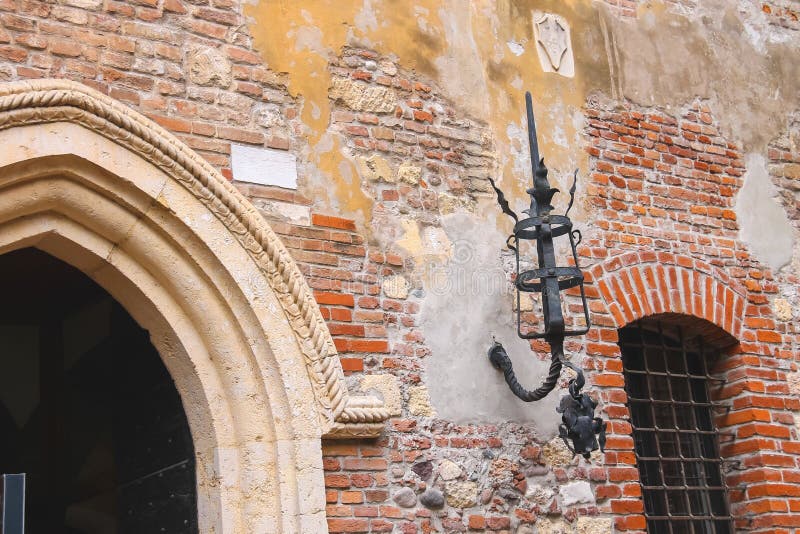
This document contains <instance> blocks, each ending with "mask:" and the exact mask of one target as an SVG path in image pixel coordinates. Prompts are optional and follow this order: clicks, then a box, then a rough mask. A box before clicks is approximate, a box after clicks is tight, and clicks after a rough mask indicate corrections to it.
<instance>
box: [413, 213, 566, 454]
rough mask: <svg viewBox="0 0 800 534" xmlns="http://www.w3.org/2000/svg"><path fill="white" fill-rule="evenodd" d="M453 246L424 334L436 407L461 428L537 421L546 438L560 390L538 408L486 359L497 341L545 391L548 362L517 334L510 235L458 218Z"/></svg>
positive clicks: (429, 304)
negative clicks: (506, 258) (508, 262)
mask: <svg viewBox="0 0 800 534" xmlns="http://www.w3.org/2000/svg"><path fill="white" fill-rule="evenodd" d="M443 226H444V229H445V231H446V233H447V235H448V237H449V239H450V240H451V242H452V243H453V244H454V254H453V258H452V259H451V261H450V263H449V264H448V266H447V268H446V269H445V270H444V271H443V272H442V273H441V274H442V276H439V277H436V278H435V279H434V281H433V282H431V281H428V282H426V288H425V290H426V298H425V300H424V302H423V305H422V310H421V328H422V331H423V333H424V335H425V339H426V340H427V342H428V345H429V346H430V349H431V355H430V356H429V357H428V358H427V359H426V370H427V380H426V383H427V384H428V389H429V392H430V398H431V404H432V405H433V407H434V409H435V410H436V412H437V413H438V415H439V416H440V417H442V418H444V419H448V420H452V421H455V422H457V423H477V422H481V423H494V422H497V423H499V422H505V421H509V420H510V421H518V422H535V423H536V429H537V431H538V432H539V433H540V435H542V436H543V437H545V438H547V437H548V436H552V435H554V434H555V432H556V428H557V427H558V423H559V422H560V420H561V418H560V416H559V415H558V414H557V413H556V411H555V408H556V405H557V404H558V399H559V397H560V391H559V390H556V391H554V392H553V393H551V394H550V395H549V396H548V397H547V398H545V399H544V400H541V401H539V402H533V403H525V402H522V401H521V400H519V399H518V398H517V397H515V396H514V395H513V394H512V393H511V391H510V390H509V389H508V386H507V385H506V383H505V380H504V379H503V374H502V373H500V372H499V371H496V370H495V369H494V368H493V367H492V366H491V364H490V363H489V359H488V357H487V351H488V349H489V347H490V346H491V343H492V335H494V336H495V337H496V338H497V340H498V341H500V342H501V343H503V345H504V346H505V348H506V350H507V351H508V353H509V355H510V356H511V359H512V360H513V361H514V370H515V371H516V373H517V377H518V379H519V380H520V382H521V383H522V384H523V385H524V386H525V387H527V388H528V389H533V388H535V387H538V386H539V384H540V383H541V381H542V379H543V378H544V376H545V375H546V374H547V368H548V364H549V362H547V361H540V360H539V359H538V358H537V357H536V356H535V354H534V353H533V352H532V351H531V350H530V347H529V345H528V342H526V341H524V340H521V339H519V338H518V337H517V335H516V329H515V322H514V321H515V316H514V315H513V314H512V295H513V292H512V291H511V287H510V284H509V282H508V280H507V278H506V276H505V274H504V272H503V269H502V265H501V257H500V251H501V249H502V248H503V246H504V243H505V240H506V236H505V235H503V234H501V233H500V232H499V231H498V230H496V229H495V228H496V225H495V224H494V223H492V224H488V223H487V222H486V221H482V220H479V219H478V218H477V217H476V216H469V215H466V214H453V215H450V216H447V217H445V218H444V220H443Z"/></svg>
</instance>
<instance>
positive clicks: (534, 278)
mask: <svg viewBox="0 0 800 534" xmlns="http://www.w3.org/2000/svg"><path fill="white" fill-rule="evenodd" d="M525 103H526V105H527V112H528V140H529V143H530V150H531V167H532V170H533V187H531V188H530V189H528V190H527V191H526V192H527V193H528V195H530V197H531V204H530V208H528V209H527V210H525V211H524V212H525V213H527V215H528V217H527V218H525V219H522V220H520V219H519V217H518V216H517V214H516V213H514V211H513V210H511V208H510V207H509V206H508V202H507V201H506V199H505V196H504V195H503V193H502V191H500V190H499V189H498V188H497V186H495V184H494V182H493V181H492V187H494V190H495V191H496V192H497V202H498V204H499V205H500V208H501V209H502V210H503V213H505V214H507V215H509V216H510V217H512V218H513V219H514V233H513V234H512V235H511V236H509V238H508V240H507V241H506V245H507V246H508V248H509V249H511V250H512V251H514V255H515V257H516V278H515V280H514V286H515V288H516V299H517V312H516V313H517V335H519V337H520V338H522V339H535V338H543V339H544V340H545V341H546V342H547V343H549V344H550V352H551V354H552V361H551V363H550V371H549V373H548V376H547V378H546V379H545V381H544V383H542V385H541V386H539V387H538V388H537V389H535V390H533V391H529V390H527V389H525V388H524V387H522V385H520V383H519V382H518V381H517V378H516V375H515V374H514V369H513V365H512V363H511V359H510V358H509V357H508V354H507V353H506V351H505V349H504V348H503V345H501V344H500V343H498V342H496V341H495V342H494V344H493V345H492V347H491V348H490V349H489V360H490V361H491V363H492V365H493V366H494V367H495V368H496V369H499V370H501V371H503V374H504V375H505V379H506V383H508V385H509V387H510V388H511V391H512V392H513V393H514V395H516V396H517V397H519V398H520V399H522V400H523V401H525V402H532V401H538V400H541V399H543V398H544V397H546V396H547V394H548V393H550V392H551V391H552V390H553V389H554V388H555V386H556V383H557V382H558V378H559V376H560V374H561V369H562V367H563V366H566V367H569V368H570V369H572V370H574V371H575V372H576V373H577V377H576V378H574V379H572V380H570V383H569V395H568V396H565V397H564V398H562V399H561V405H560V406H559V408H558V412H559V413H561V414H562V424H561V425H560V426H559V435H560V436H561V438H562V439H563V440H564V443H565V444H566V445H567V447H568V448H569V449H570V450H571V451H572V453H573V454H581V455H583V456H584V457H585V458H587V459H588V458H589V456H590V454H591V452H592V451H594V450H596V449H597V448H598V441H599V447H600V449H601V450H603V449H604V447H605V430H606V424H605V423H604V422H603V421H602V419H600V418H599V417H595V416H594V410H595V408H596V407H597V403H596V402H594V401H593V400H592V399H591V398H590V397H589V396H588V395H586V394H585V393H581V392H580V390H581V388H582V387H583V386H584V384H585V379H584V376H583V371H582V370H581V369H580V368H579V367H577V366H575V365H574V364H572V363H571V362H569V361H566V360H564V338H565V337H567V336H577V335H583V334H585V333H586V332H588V331H589V327H590V326H591V323H590V320H589V305H588V303H587V302H586V293H585V291H584V280H583V273H582V272H581V270H580V267H578V252H577V246H578V244H579V243H580V241H581V233H580V231H579V230H576V229H573V227H572V221H571V220H570V219H569V217H568V216H567V215H568V213H569V210H570V208H572V202H573V201H574V199H575V186H576V183H577V171H575V176H574V178H573V183H572V187H571V188H570V201H569V205H568V206H567V210H566V212H565V213H564V215H555V214H553V213H551V212H552V211H553V206H552V204H551V201H552V199H553V195H555V194H556V193H557V192H558V189H555V188H553V187H550V183H549V182H548V180H547V167H545V165H544V158H542V159H539V145H538V141H537V139H536V123H535V121H534V118H533V103H532V101H531V94H530V93H525ZM565 236H566V238H568V239H569V244H570V248H571V249H572V258H573V261H574V266H559V265H558V264H557V262H556V256H555V245H554V239H556V238H562V239H563V238H564V237H565ZM525 242H529V243H531V244H535V247H536V255H537V260H538V264H539V268H538V269H530V270H525V271H520V264H521V261H520V253H521V250H522V245H523V244H524V243H525ZM573 287H578V288H580V295H581V302H582V304H583V318H584V325H585V326H581V327H571V328H568V327H567V325H566V322H565V320H564V314H563V312H562V308H561V305H562V297H561V291H563V290H567V289H569V288H573ZM522 293H539V294H540V296H541V303H542V315H543V322H544V330H543V331H541V332H523V330H522V306H521V295H522ZM570 441H571V442H572V443H571V444H570Z"/></svg>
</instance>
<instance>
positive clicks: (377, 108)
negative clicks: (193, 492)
mask: <svg viewBox="0 0 800 534" xmlns="http://www.w3.org/2000/svg"><path fill="white" fill-rule="evenodd" d="M795 4H796V2H792V1H791V0H771V1H765V2H745V1H724V0H707V1H703V2H698V1H694V0H672V1H667V2H657V1H645V0H604V1H602V2H601V1H590V0H499V1H490V0H475V1H468V0H415V1H413V2H412V1H403V2H398V1H391V0H312V1H304V2H296V1H289V0H253V1H249V2H246V3H245V2H239V1H236V0H207V1H206V0H193V1H184V0H152V1H151V0H142V1H140V2H136V3H127V2H110V1H109V2H99V1H94V0H65V1H64V2H59V3H57V4H54V3H49V2H37V1H33V0H26V1H25V2H14V1H11V0H5V1H3V0H0V23H1V24H2V31H0V77H2V78H3V79H4V80H6V79H29V78H37V77H45V76H52V77H67V78H72V79H77V80H80V81H81V82H83V83H85V84H89V85H92V86H93V87H96V88H97V89H99V90H101V91H103V92H105V93H107V94H109V95H110V96H112V97H113V98H115V99H117V100H120V101H122V102H124V103H125V104H126V105H128V106H130V107H132V108H134V109H137V110H139V111H141V112H142V113H144V114H146V115H148V116H149V117H151V118H153V119H154V120H156V121H157V122H159V123H160V124H162V125H163V126H164V127H166V128H168V129H170V130H171V131H172V132H173V133H175V134H176V135H178V137H179V138H180V139H181V140H182V141H184V142H186V143H187V144H189V146H191V147H192V148H193V149H194V150H196V151H197V152H198V153H199V154H200V155H202V156H203V157H204V158H206V159H207V160H208V161H209V162H211V163H212V164H213V165H215V166H217V167H218V168H220V169H221V170H222V171H223V172H224V173H225V174H226V175H227V176H228V177H231V178H233V179H234V180H236V179H237V172H236V168H233V169H232V166H231V157H230V156H231V144H232V143H233V144H237V145H240V146H242V145H246V146H248V147H249V148H250V149H251V150H252V151H256V152H250V153H253V154H255V153H257V151H258V150H261V149H263V148H265V147H269V148H272V149H276V150H281V151H286V152H287V156H288V157H287V158H286V160H287V161H288V160H291V159H292V158H291V156H294V157H296V160H297V186H298V187H297V189H291V188H280V187H273V186H269V185H266V186H265V185H263V184H261V185H259V184H257V183H256V184H253V183H241V182H237V185H238V186H239V187H240V189H241V190H242V191H243V192H245V193H246V194H247V195H248V196H249V197H250V198H251V199H252V200H253V202H254V204H255V205H256V206H257V208H258V209H259V210H260V211H261V213H262V214H263V215H264V216H265V217H266V218H267V219H268V220H269V221H270V224H271V225H272V227H273V228H274V229H275V231H276V232H278V233H279V234H280V235H281V238H282V240H283V241H284V243H286V245H287V247H289V249H290V250H291V252H292V254H293V255H294V257H295V259H296V260H297V261H298V262H299V263H300V267H301V269H302V271H303V274H304V275H305V276H306V278H307V280H308V281H309V284H310V285H311V286H312V288H313V289H314V290H315V296H316V298H317V301H318V302H319V303H320V305H321V308H322V313H323V315H324V317H325V319H326V320H327V321H328V325H329V328H330V330H331V333H332V334H333V336H334V338H335V342H336V346H337V349H338V350H339V352H340V356H341V362H342V366H343V368H344V370H345V373H346V374H347V375H348V376H347V380H348V381H349V383H350V384H351V385H352V386H353V387H356V388H360V389H362V390H363V391H365V392H371V393H375V394H377V395H379V396H381V397H382V398H383V399H384V400H385V401H386V403H387V405H389V406H390V409H391V411H392V414H393V416H394V418H393V419H392V421H391V423H390V425H389V426H388V427H387V431H386V433H385V434H384V435H383V436H382V437H381V438H379V439H378V440H374V441H363V440H362V441H345V442H327V443H325V445H324V454H325V459H324V468H325V470H326V486H327V489H328V493H327V499H328V508H327V515H328V519H329V521H328V524H329V526H330V528H331V530H332V531H335V532H345V531H360V532H367V531H374V532H379V531H392V530H396V531H399V532H403V533H411V532H420V531H421V532H431V531H442V532H458V531H464V530H466V529H471V530H473V531H476V530H491V531H516V532H518V533H526V532H534V531H538V532H573V531H574V532H584V533H588V532H608V531H610V529H611V528H616V529H617V530H633V531H636V530H640V529H642V528H643V522H642V518H641V508H642V505H641V500H640V498H639V492H640V489H639V484H638V475H637V473H636V470H635V469H634V468H633V453H632V440H631V438H630V436H629V434H630V425H629V423H628V419H627V417H628V416H627V408H626V407H625V395H624V391H623V390H622V389H621V386H622V377H621V374H620V364H619V356H618V349H617V348H616V345H615V341H616V337H615V335H616V334H615V328H616V326H618V325H619V324H623V323H624V322H625V320H626V319H628V318H629V317H628V316H627V315H625V312H626V310H623V309H622V303H625V304H626V305H629V306H631V307H635V306H634V304H638V305H644V301H642V302H640V301H639V300H638V299H637V298H635V297H634V296H632V295H635V294H639V288H638V286H633V285H630V284H634V283H635V282H636V281H635V280H631V279H628V278H626V277H627V276H629V275H628V274H627V273H628V271H624V273H623V275H619V280H617V278H615V276H616V274H614V273H618V272H620V271H621V269H622V267H623V261H625V262H628V261H630V262H640V263H642V264H643V265H644V266H643V267H642V268H641V274H642V277H643V278H645V279H646V278H647V276H648V275H653V277H654V279H655V277H656V276H655V275H656V274H657V273H658V272H659V271H658V268H659V265H661V266H662V267H663V266H665V265H666V266H668V268H669V269H674V270H672V271H670V272H672V273H673V275H674V276H676V277H677V274H674V273H678V272H681V271H679V269H678V268H679V267H680V268H686V265H687V262H688V264H690V265H691V266H692V269H694V271H693V272H696V273H702V275H703V276H706V275H707V274H708V273H712V272H713V273H714V275H715V276H717V277H721V278H722V279H724V281H725V283H729V284H730V285H731V287H734V288H736V289H737V291H739V290H741V291H743V292H744V293H743V294H744V295H745V296H743V297H741V300H737V302H739V303H741V302H745V304H739V305H737V306H741V308H742V309H739V308H737V307H735V306H734V307H732V308H730V313H731V314H733V313H736V314H738V315H737V317H736V321H738V323H739V328H740V330H741V332H742V334H741V335H742V338H741V341H742V346H741V352H740V353H736V354H733V355H731V356H730V360H729V363H728V364H727V365H728V366H729V367H728V369H727V371H728V372H729V374H730V376H729V382H730V384H729V387H728V388H727V389H726V390H725V391H724V392H723V394H721V395H723V396H722V397H721V398H723V399H732V400H731V402H732V403H734V405H735V408H736V410H740V411H739V412H736V411H734V412H733V414H732V416H731V417H730V418H727V419H723V420H721V421H720V424H721V425H725V426H726V427H727V428H729V429H730V432H731V433H737V443H738V442H741V443H742V445H741V449H740V448H738V447H739V445H738V444H737V443H734V444H730V443H728V444H726V448H725V451H726V454H727V455H729V456H730V457H731V458H732V459H733V460H735V461H737V462H740V464H741V465H745V464H746V465H745V469H748V470H747V471H742V472H738V471H736V472H732V473H731V475H730V484H731V487H732V489H733V494H732V499H733V501H734V505H735V511H736V513H737V514H739V516H740V517H741V518H742V519H741V522H740V524H739V525H738V528H740V529H742V530H746V529H759V528H762V527H763V528H762V529H766V528H769V527H770V526H772V525H781V524H784V523H781V521H784V520H783V519H781V518H780V517H778V518H777V519H775V518H773V517H772V515H771V514H768V513H765V510H769V511H772V512H775V513H776V515H780V513H781V512H783V511H787V512H788V510H789V506H795V508H793V509H797V508H796V506H800V504H798V503H794V504H791V500H790V497H791V494H787V495H779V496H778V497H777V498H775V499H772V498H768V497H764V496H763V495H759V494H758V493H757V492H758V491H761V490H760V489H759V485H758V484H752V482H753V480H756V481H758V476H759V473H760V472H762V471H763V472H767V471H769V472H770V473H773V472H780V473H784V472H785V473H786V480H791V476H792V473H791V472H792V469H793V468H794V467H797V466H798V464H797V461H796V458H795V457H794V456H793V455H794V454H795V452H796V451H794V449H792V440H795V441H796V439H797V437H798V434H797V430H796V429H794V426H793V421H794V419H793V417H794V415H793V413H794V412H793V411H794V410H796V409H797V407H798V406H800V405H799V404H798V402H797V399H796V398H795V397H793V396H792V395H791V394H790V392H789V389H788V387H787V386H786V380H785V378H786V372H787V371H789V370H792V368H793V366H796V364H795V363H794V361H795V360H796V359H797V356H796V354H797V352H798V347H800V338H799V337H798V321H797V318H798V316H799V315H798V309H800V300H798V299H800V295H798V292H797V286H798V283H800V278H799V274H798V273H800V245H798V243H800V239H798V232H800V226H798V225H800V223H799V222H798V221H800V215H799V214H800V211H798V210H800V207H799V206H800V204H798V198H799V197H798V191H799V190H800V186H798V183H800V181H799V179H798V176H800V173H798V165H800V144H798V139H800V136H798V122H797V116H798V115H797V114H798V109H800V91H798V90H797V80H798V79H800V72H798V69H800V63H799V62H798V61H797V60H796V58H797V56H798V48H800V37H798V35H800V34H799V33H798V30H800V26H799V25H798V22H797V8H796V5H795ZM535 12H543V13H552V14H556V15H559V16H560V17H561V18H562V20H564V21H565V23H566V24H567V25H568V26H569V35H570V38H571V47H572V50H571V54H572V64H571V69H570V76H561V75H559V74H557V73H554V72H545V71H546V70H548V69H545V68H543V67H542V64H541V49H540V47H539V45H537V44H536V43H535V37H534V29H533V20H534V13H535ZM537 16H538V15H537ZM550 70H552V69H550ZM525 90H531V91H532V93H533V98H534V105H535V109H536V116H537V121H538V123H537V125H538V127H539V134H540V141H541V151H542V153H543V154H544V155H545V156H546V158H547V163H548V166H549V167H550V169H551V179H552V181H553V182H554V183H555V184H556V185H557V186H558V187H561V189H562V190H566V189H567V188H568V186H569V180H570V179H571V176H572V172H573V170H574V169H576V168H577V169H579V171H580V172H579V183H578V197H577V199H576V206H575V207H574V208H573V211H572V212H571V215H572V216H573V218H574V219H575V220H577V221H578V223H579V224H580V227H581V229H582V231H583V233H584V242H583V244H582V247H581V259H582V262H584V266H585V267H586V268H587V271H588V272H591V273H592V276H593V283H592V285H591V286H590V298H591V300H592V313H593V320H594V322H595V325H596V327H595V328H594V329H593V330H592V331H591V332H590V333H589V335H588V336H587V337H586V339H582V340H576V341H574V342H573V343H571V344H570V345H569V347H568V348H569V351H570V352H571V353H572V354H573V358H575V359H576V360H577V361H579V362H581V363H583V364H584V365H585V366H586V367H587V369H589V370H590V371H591V380H592V386H591V387H592V390H593V392H594V393H593V394H595V395H597V396H598V398H599V400H600V401H601V406H602V410H603V413H604V416H607V417H608V418H609V419H610V420H611V428H612V436H611V439H610V441H609V449H610V450H609V453H608V454H607V455H605V456H602V457H601V456H600V455H597V457H596V458H595V459H594V460H593V463H592V464H588V463H586V462H584V461H583V460H578V459H574V458H572V457H571V456H570V455H569V454H568V453H566V451H565V450H564V448H563V446H562V445H561V444H559V442H558V441H553V440H551V439H550V438H551V437H552V433H553V426H554V424H555V423H556V422H557V418H556V416H555V413H554V412H553V410H552V403H554V402H555V400H556V399H555V396H554V397H553V398H552V399H548V400H547V401H544V402H543V403H539V404H537V405H533V406H531V405H523V404H522V403H520V402H519V401H517V400H516V398H515V397H513V395H511V393H510V392H509V391H508V390H507V389H506V388H505V386H504V385H503V383H502V381H501V378H500V376H499V374H498V373H496V372H495V371H494V370H493V369H491V367H490V366H489V365H488V363H487V361H486V350H487V348H488V345H489V343H490V340H491V336H492V335H493V334H494V335H496V336H497V338H498V339H499V340H501V341H503V342H504V343H505V344H506V346H507V347H508V348H509V351H510V353H511V355H512V358H514V361H515V364H516V366H517V369H518V370H519V372H520V375H521V376H525V377H526V383H533V382H534V381H535V379H536V378H537V377H538V376H540V375H541V373H542V372H543V371H544V367H545V365H544V364H543V363H542V362H541V361H540V358H544V357H546V346H544V345H543V344H537V345H533V347H532V348H533V349H534V350H528V346H527V345H526V344H525V343H523V342H521V341H519V340H515V337H514V335H513V325H511V324H510V320H511V311H512V302H511V298H510V297H511V295H510V294H509V293H508V286H507V285H503V284H506V283H507V282H508V280H509V276H510V272H511V269H510V264H509V258H508V256H507V254H505V253H504V252H503V242H504V239H503V236H505V235H507V234H508V233H509V231H510V224H509V221H508V219H507V218H504V217H503V216H501V214H500V213H499V210H498V209H497V207H496V203H495V200H494V196H493V193H492V192H491V190H490V188H489V186H488V180H487V178H489V177H493V178H496V179H497V181H498V183H499V185H500V186H501V187H502V188H503V189H504V190H505V191H506V192H507V194H508V196H509V198H510V200H511V203H512V206H513V207H514V208H515V209H516V210H517V211H520V209H521V208H523V207H524V205H525V204H526V197H525V195H524V190H525V188H526V187H527V184H528V183H529V180H530V176H529V174H528V173H529V168H530V162H529V159H528V149H527V138H526V131H525V125H524V111H523V94H524V91H525ZM237 150H238V149H237ZM246 152H249V151H246ZM248 161H250V163H253V162H256V161H263V160H262V159H258V158H255V159H253V160H248ZM234 167H235V166H234ZM250 167H251V168H250V174H254V175H258V172H259V169H258V167H259V164H257V163H253V164H252V165H251V166H250ZM273 172H274V171H273V170H271V169H269V168H265V169H264V171H263V174H264V175H263V176H262V177H261V178H264V180H263V182H265V183H273V184H274V183H275V181H274V178H275V177H274V176H273V175H272V173H273ZM293 176H294V175H292V177H293ZM241 177H243V175H240V176H238V178H241ZM770 181H771V182H772V185H771V186H770V184H769V182H770ZM284 185H286V183H284ZM773 187H774V189H772V188H773ZM564 197H565V195H560V196H559V197H558V198H557V206H558V208H559V209H563V208H564V206H565V204H566V199H565V198H564ZM762 214H763V215H764V216H762ZM787 222H788V224H787ZM790 250H791V251H792V252H791V254H790V252H789V251H790ZM789 260H791V261H789ZM625 267H627V264H625ZM636 272H639V271H636ZM630 276H631V277H633V276H634V275H633V274H630ZM665 276H666V275H665ZM698 276H699V275H698ZM605 277H607V278H608V279H607V280H606V278H605ZM476 279H477V285H473V284H474V283H475V282H476ZM676 280H677V278H676ZM626 281H627V283H628V286H626V285H625V284H626ZM640 281H641V280H640ZM612 282H614V283H617V284H618V287H614V286H613V285H612ZM682 283H683V282H681V284H682ZM482 284H483V285H482ZM498 284H499V285H498ZM681 284H678V285H679V286H680V287H683V286H681ZM686 284H687V285H686V287H689V286H690V285H691V284H689V283H688V282H686ZM609 288H610V289H609ZM742 288H744V289H742ZM604 289H605V291H606V292H607V293H608V294H606V293H604V292H603V291H604ZM618 293H619V294H618ZM737 295H738V293H737ZM737 298H738V297H737ZM608 301H618V302H614V305H612V306H607V305H606V304H607V302H608ZM617 304H619V305H617ZM724 305H725V301H724V299H723V302H722V303H719V306H718V308H719V309H720V310H721V312H720V313H722V314H723V317H722V318H721V319H720V322H721V323H723V324H724V323H725V320H726V317H727V316H726V315H725V314H727V313H728V311H727V310H728V308H726V307H725V306H724ZM627 311H629V310H627ZM630 313H631V314H632V313H633V312H630ZM631 316H633V315H631ZM527 318H528V319H531V320H534V319H535V316H534V314H528V315H527ZM711 318H712V319H713V318H714V317H713V313H712V316H711ZM734 322H735V321H734V318H733V316H731V318H730V324H734ZM743 325H744V326H743ZM793 376H794V375H793ZM765 392H766V395H765ZM724 395H728V396H727V397H725V396H724ZM748 410H749V411H748ZM765 414H766V415H765ZM764 417H767V418H768V421H764V420H763V418H764ZM753 421H755V422H757V424H758V426H757V427H755V426H754V425H755V423H753ZM767 423H769V424H767ZM761 448H763V449H769V451H771V452H770V453H768V454H764V455H761V454H758V453H757V451H759V450H760V449H761ZM754 451H755V452H754ZM762 456H763V457H762ZM770 476H772V475H770ZM781 476H783V475H781ZM754 477H755V478H754ZM792 487H793V486H792ZM749 491H752V492H753V494H752V495H751V494H749V493H748V492H749ZM587 516H589V517H587ZM783 516H784V517H791V514H789V513H786V514H783ZM612 518H613V521H612ZM770 521H772V522H773V523H769V522H770ZM612 523H613V525H614V526H613V527H612Z"/></svg>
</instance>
